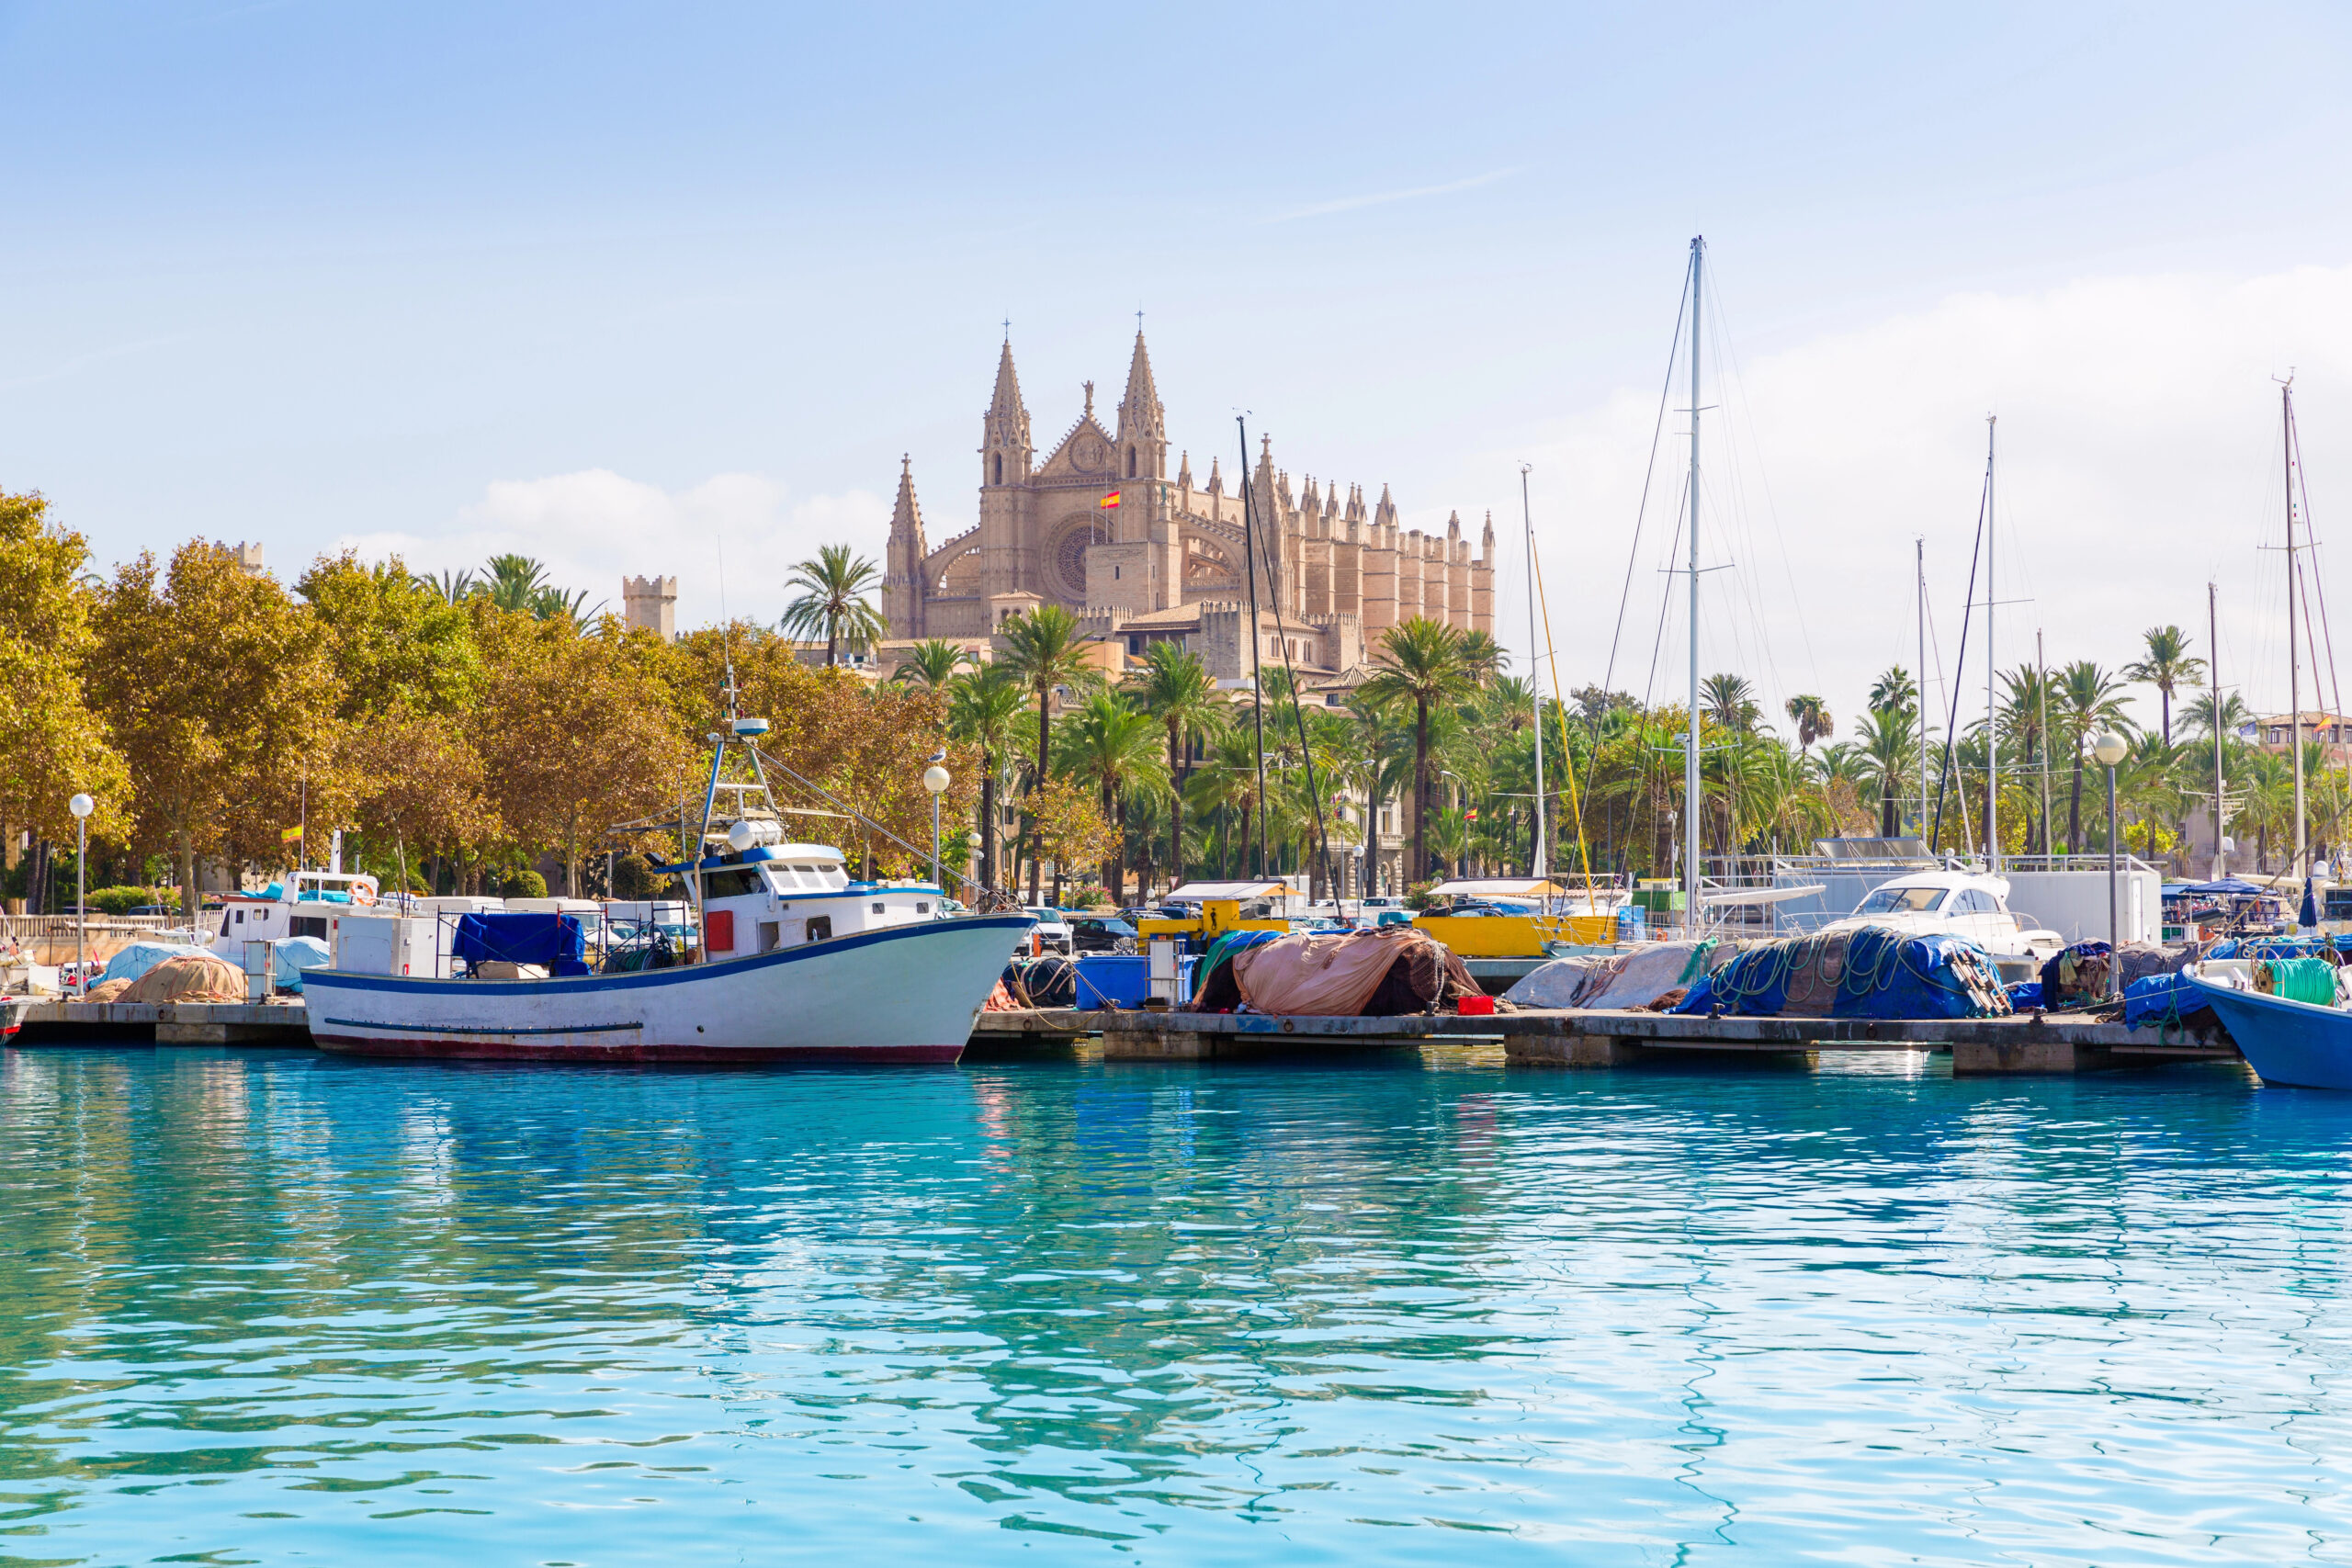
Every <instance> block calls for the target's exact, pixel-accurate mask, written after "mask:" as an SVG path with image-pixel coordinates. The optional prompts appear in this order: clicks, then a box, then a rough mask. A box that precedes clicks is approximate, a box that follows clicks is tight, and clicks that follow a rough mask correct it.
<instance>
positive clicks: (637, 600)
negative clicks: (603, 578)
mask: <svg viewBox="0 0 2352 1568" xmlns="http://www.w3.org/2000/svg"><path fill="white" fill-rule="evenodd" d="M621 619H622V621H623V622H624V623H626V624H627V625H628V626H630V627H631V628H633V629H638V630H643V631H649V632H651V633H652V634H653V635H654V636H655V637H660V638H661V639H662V641H663V642H668V641H670V640H671V639H672V638H673V637H676V636H677V635H678V580H677V579H676V578H674V577H624V578H622V579H621Z"/></svg>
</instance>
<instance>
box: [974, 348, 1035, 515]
mask: <svg viewBox="0 0 2352 1568" xmlns="http://www.w3.org/2000/svg"><path fill="white" fill-rule="evenodd" d="M1034 455H1035V448H1033V447H1032V446H1030V444H1029V409H1028V405H1026V404H1025V403H1023V401H1022V400H1021V377H1020V376H1019V374H1018V373H1017V372H1015V371H1014V369H1013V368H1012V339H1011V338H1010V337H1008V338H1006V339H1005V340H1004V347H1003V348H1002V349H1001V351H999V353H998V355H997V359H996V393H995V395H994V396H993V397H991V398H989V409H988V412H986V413H985V414H982V415H981V416H980V483H981V484H982V485H984V486H987V485H1003V484H1021V483H1023V482H1025V481H1026V480H1027V479H1028V478H1029V463H1030V459H1031V457H1033V456H1034Z"/></svg>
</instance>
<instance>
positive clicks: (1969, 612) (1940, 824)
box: [1920, 453, 1993, 853]
mask: <svg viewBox="0 0 2352 1568" xmlns="http://www.w3.org/2000/svg"><path fill="white" fill-rule="evenodd" d="M1992 499H1993V458H1992V455H1991V454H1990V453H1987V454H1986V455H1985V488H1984V490H1983V491H1980V492H1979V493H1978V495H1977V498H1976V543H1975V544H1974V545H1973V546H1972V547H1970V548H1969V552H1968V598H1967V600H1966V601H1965V602H1964V607H1963V609H1962V612H1961V616H1960V667H1961V668H1962V670H1965V669H1967V668H1968V626H1969V623H1970V622H1971V621H1973V619H1975V615H1976V568H1977V564H1978V562H1979V560H1980V559H1981V558H1982V557H1983V555H1984V553H1985V512H1986V511H1987V510H1988V507H1989V504H1990V502H1992ZM1926 713H1927V708H1926V705H1925V704H1922V705H1921V707H1920V716H1921V718H1922V719H1923V721H1924V719H1925V717H1926ZM1959 722H1960V688H1959V687H1958V686H1957V685H1955V686H1954V687H1953V688H1952V694H1951V716H1950V717H1948V718H1947V719H1945V720H1944V765H1943V773H1941V775H1940V776H1939V777H1938V778H1937V780H1936V822H1935V829H1934V831H1933V832H1931V833H1930V834H1928V852H1930V853H1933V852H1935V850H1936V847H1937V846H1938V845H1939V844H1940V843H1941V842H1942V841H1943V836H1944V791H1945V789H1946V788H1947V787H1949V786H1950V784H1951V752H1952V735H1951V727H1952V726H1953V725H1955V724H1957V723H1959Z"/></svg>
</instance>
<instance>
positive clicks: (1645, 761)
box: [1593, 477, 1691, 831]
mask: <svg viewBox="0 0 2352 1568" xmlns="http://www.w3.org/2000/svg"><path fill="white" fill-rule="evenodd" d="M1690 491H1691V481H1690V479H1688V478H1687V477H1686V478H1685V479H1683V481H1682V484H1681V488H1680V489H1679V490H1678V491H1676V499H1675V504H1674V536H1673V537H1672V538H1670V539H1668V541H1667V546H1666V560H1667V566H1666V582H1665V585H1664V586H1663V587H1661V588H1660V589H1659V590H1658V605H1657V637H1656V638H1655V639H1654V640H1653V641H1652V642H1651V644H1650V672H1649V677H1648V679H1647V680H1645V681H1644V682H1642V720H1643V726H1644V728H1645V731H1646V729H1647V727H1648V722H1649V716H1650V704H1651V699H1652V698H1653V697H1654V696H1656V695H1657V661H1658V658H1659V655H1660V654H1661V652H1662V651H1663V650H1664V649H1665V647H1666V626H1667V619H1668V616H1669V615H1672V614H1673V613H1674V557H1675V552H1676V551H1678V550H1679V549H1680V548H1681V547H1682V499H1683V498H1684V497H1686V496H1688V495H1689V494H1690ZM1607 694H1608V693H1607V688H1606V686H1604V687H1603V688H1602V697H1603V700H1606V698H1607ZM1593 724H1594V730H1593V733H1594V736H1595V738H1596V740H1597V739H1598V737H1599V734H1600V720H1599V719H1598V718H1595V720H1594V721H1593ZM1643 745H1644V748H1645V749H1644V750H1643V752H1642V768H1641V774H1640V777H1641V781H1642V789H1643V791H1644V792H1645V794H1646V793H1647V792H1648V791H1649V790H1650V789H1651V788H1653V787H1654V784H1655V781H1654V780H1653V779H1652V777H1651V775H1650V770H1651V768H1652V767H1656V768H1657V769H1659V770H1660V771H1661V772H1662V771H1663V770H1664V769H1665V767H1666V756H1665V753H1664V752H1658V753H1656V754H1655V755H1654V754H1652V753H1651V752H1650V751H1649V750H1647V746H1648V742H1647V741H1646V740H1645V741H1644V742H1643ZM1629 809H1631V808H1629ZM1632 827H1633V824H1632V822H1631V821H1630V820H1629V821H1628V822H1627V823H1626V828H1627V829H1628V830H1629V831H1630V830H1631V829H1632Z"/></svg>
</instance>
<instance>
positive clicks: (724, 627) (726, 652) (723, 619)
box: [713, 523, 738, 734]
mask: <svg viewBox="0 0 2352 1568" xmlns="http://www.w3.org/2000/svg"><path fill="white" fill-rule="evenodd" d="M713 536H714V537H715V538H716V539H717V540H718V649H719V656H720V657H721V658H722V659H723V660H725V661H726V664H727V725H728V732H729V734H732V733H733V732H734V726H735V720H736V718H737V717H738V715H737V714H736V712H735V623H734V622H733V621H731V620H729V619H728V616H727V525H725V524H723V523H722V524H720V525H718V526H717V527H716V528H715V529H714V530H713Z"/></svg>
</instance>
